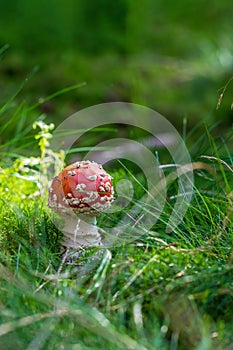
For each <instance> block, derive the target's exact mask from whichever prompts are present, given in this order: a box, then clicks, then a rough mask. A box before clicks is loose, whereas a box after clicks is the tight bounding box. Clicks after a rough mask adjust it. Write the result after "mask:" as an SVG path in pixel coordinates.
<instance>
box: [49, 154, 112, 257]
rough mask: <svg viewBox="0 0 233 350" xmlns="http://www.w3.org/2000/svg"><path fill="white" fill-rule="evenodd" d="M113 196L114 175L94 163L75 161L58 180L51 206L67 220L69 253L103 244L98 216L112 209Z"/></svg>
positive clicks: (52, 188)
mask: <svg viewBox="0 0 233 350" xmlns="http://www.w3.org/2000/svg"><path fill="white" fill-rule="evenodd" d="M113 195H114V190H113V185H112V182H111V176H110V175H109V174H108V173H107V172H106V171H105V170H104V169H103V167H102V165H100V164H97V163H96V162H94V161H89V160H83V161H78V162H75V163H73V164H70V165H68V166H67V167H66V168H64V169H63V170H62V171H61V173H60V174H59V175H57V176H55V177H54V179H53V181H52V184H51V186H50V188H49V200H48V205H49V207H50V208H51V209H53V210H54V211H55V212H57V213H59V214H60V215H61V217H62V218H63V219H64V221H65V225H64V227H63V228H62V232H63V234H64V236H63V241H62V245H63V246H64V247H65V248H66V249H67V250H70V249H72V250H76V251H78V250H79V249H80V248H82V247H97V246H101V245H102V242H101V236H100V234H99V232H98V228H97V226H96V216H98V215H99V214H100V213H101V212H102V211H104V210H106V209H108V208H109V207H110V205H111V203H112V201H113V200H114V197H113ZM71 209H72V210H71ZM74 213H75V214H76V215H74Z"/></svg>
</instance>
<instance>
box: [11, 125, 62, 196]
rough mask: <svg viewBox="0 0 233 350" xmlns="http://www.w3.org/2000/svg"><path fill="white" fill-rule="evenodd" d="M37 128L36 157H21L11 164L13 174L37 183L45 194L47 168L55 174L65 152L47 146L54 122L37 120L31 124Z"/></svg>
mask: <svg viewBox="0 0 233 350" xmlns="http://www.w3.org/2000/svg"><path fill="white" fill-rule="evenodd" d="M37 128H39V131H38V132H37V134H36V135H35V139H36V140H37V142H38V146H39V150H40V154H39V156H37V157H21V158H20V159H17V160H16V161H15V163H14V165H13V169H14V173H15V176H17V177H22V178H24V179H25V180H29V181H33V182H35V183H36V184H37V186H38V188H39V190H40V194H41V195H44V194H46V193H47V192H46V191H47V190H48V187H49V170H50V171H51V168H52V169H53V172H54V173H55V174H56V173H57V172H59V171H60V169H61V168H62V167H63V165H64V159H65V153H64V151H63V150H60V151H59V152H54V151H53V150H52V149H50V148H49V146H50V142H49V140H50V139H51V138H52V133H51V131H52V130H53V129H54V124H46V123H45V122H44V121H42V120H38V121H36V122H35V123H34V124H33V129H34V130H35V129H37Z"/></svg>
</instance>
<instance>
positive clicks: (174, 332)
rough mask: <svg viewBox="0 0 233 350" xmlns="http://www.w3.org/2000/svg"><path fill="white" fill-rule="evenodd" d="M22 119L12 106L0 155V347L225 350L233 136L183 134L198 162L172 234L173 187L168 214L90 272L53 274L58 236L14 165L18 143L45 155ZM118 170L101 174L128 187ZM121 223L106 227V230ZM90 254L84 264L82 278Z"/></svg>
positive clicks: (230, 295) (29, 170)
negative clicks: (189, 195)
mask: <svg viewBox="0 0 233 350" xmlns="http://www.w3.org/2000/svg"><path fill="white" fill-rule="evenodd" d="M6 107H7V105H6V106H5V108H3V109H6ZM26 110H28V108H27V109H26ZM23 111H25V108H22V107H21V106H16V110H15V112H14V113H13V114H12V115H13V117H12V118H10V119H8V121H9V122H8V124H7V127H8V128H10V129H11V130H14V132H15V134H14V136H13V137H12V139H11V140H10V139H9V140H8V141H6V142H5V144H2V146H1V147H2V149H3V150H4V152H3V153H2V158H1V164H0V165H1V168H0V202H1V204H0V322H1V324H0V344H1V348H2V349H4V350H8V349H9V350H10V349H12V348H17V349H19V350H20V349H22V350H23V349H33V350H35V349H56V350H57V349H73V350H79V349H84V350H85V349H99V348H101V347H105V348H106V349H110V350H111V349H112V350H117V349H129V350H131V349H138V350H139V349H148V350H150V349H151V350H152V349H153V350H154V349H159V350H163V349H164V350H175V349H199V350H203V349H206V350H207V349H213V348H215V349H219V350H222V349H226V350H229V349H232V346H233V337H232V329H233V315H232V308H233V282H232V276H233V249H232V247H233V228H232V200H233V196H232V187H233V174H232V173H233V168H232V165H233V159H232V148H231V142H232V140H233V135H232V130H230V131H228V132H227V133H226V135H225V136H222V137H221V139H216V138H214V137H213V136H212V131H211V130H209V129H208V128H206V131H205V132H204V133H203V132H202V134H201V136H198V137H197V136H196V135H198V134H199V135H200V132H197V131H196V134H195V131H193V132H191V133H190V134H187V135H186V142H187V144H190V150H191V153H192V158H193V162H196V163H195V164H196V170H195V193H194V196H193V199H192V203H191V205H190V207H189V210H188V212H187V213H186V215H185V217H184V219H183V221H182V222H181V224H180V225H179V226H178V227H177V228H176V229H175V230H174V231H173V232H171V233H170V234H168V233H166V231H165V228H166V223H167V222H168V220H169V216H170V212H171V208H172V207H173V204H174V201H175V199H176V192H177V191H176V183H173V184H171V186H170V187H169V188H168V198H167V205H166V207H165V209H164V211H163V213H162V215H161V217H160V219H159V220H158V222H157V223H156V225H155V226H154V228H153V229H151V230H150V231H147V232H145V234H143V235H141V236H140V238H138V239H137V240H134V241H132V242H130V243H127V244H123V245H121V246H119V247H113V248H111V249H110V250H105V252H104V254H103V256H102V260H101V261H100V262H99V266H97V267H95V268H93V269H91V270H90V271H89V274H82V272H80V271H82V270H80V268H79V269H76V268H74V267H73V268H71V267H64V268H63V270H62V273H61V274H60V275H58V273H57V271H58V268H59V265H60V262H61V248H60V241H61V233H60V232H59V231H58V230H57V228H56V227H55V226H54V225H53V223H52V221H51V216H50V215H51V214H50V213H49V211H48V208H47V203H46V201H45V200H44V199H43V198H42V197H41V196H40V195H39V193H38V187H37V180H38V172H39V171H40V168H39V167H38V165H36V166H34V165H30V164H29V165H28V166H26V165H25V164H24V166H22V164H23V163H22V162H23V160H24V156H23V155H24V154H27V153H28V151H27V147H28V142H30V144H31V145H34V149H33V148H31V150H32V151H31V154H30V155H33V156H34V157H35V158H36V159H42V154H43V151H45V150H46V147H48V146H49V145H47V146H46V145H44V146H43V145H42V146H40V150H41V152H42V153H41V154H38V145H37V142H38V141H36V140H35V139H34V135H35V134H37V133H38V131H34V134H33V132H31V130H30V129H29V127H28V129H26V130H25V128H24V127H23V126H22V125H21V126H19V124H18V123H19V122H20V120H21V118H23V116H24V113H23ZM3 112H4V113H9V111H8V112H7V111H6V110H5V111H3ZM27 113H30V112H27ZM31 113H33V110H32V111H31ZM4 115H5V114H4ZM25 121H26V119H25ZM14 126H15V128H14ZM200 128H201V127H200ZM1 130H2V132H4V130H5V126H4V124H2V125H1ZM91 135H92V134H91ZM93 135H94V136H93V137H95V138H96V134H95V133H94V134H93ZM194 139H195V144H194V143H193V140H194ZM48 140H49V139H48ZM42 144H43V143H42ZM43 147H44V148H43ZM192 147H193V149H192ZM196 150H198V152H197V151H196ZM36 152H37V153H36ZM19 155H21V156H20V157H19ZM203 155H204V156H207V158H203V157H202V158H200V157H201V156H203ZM44 156H45V155H43V157H44ZM161 160H162V155H160V162H161ZM197 162H199V163H197ZM121 164H122V163H119V164H118V168H117V167H115V168H113V169H112V170H111V171H112V174H113V175H114V178H115V182H117V180H118V179H121V178H122V177H127V178H129V179H131V178H130V176H131V175H130V169H127V166H129V165H127V164H126V166H125V167H126V168H125V167H122V166H120V165H121ZM210 169H211V171H209V170H210ZM127 170H129V171H127ZM43 171H44V175H45V174H46V169H44V170H43ZM166 175H167V173H166ZM31 176H32V177H31ZM136 179H138V181H134V182H133V184H134V191H135V192H136V193H141V191H142V188H143V185H144V183H143V181H144V180H143V177H141V174H138V175H137V174H136ZM131 180H132V179H131ZM124 214H125V212H123V213H121V215H124ZM121 215H118V214H113V215H112V216H111V217H109V220H108V223H109V225H110V226H111V225H114V224H117V222H118V221H119V220H120V217H121ZM105 219H106V218H104V217H102V218H100V224H103V223H104V221H105ZM94 252H95V250H94V249H93V250H91V252H89V253H87V254H86V256H84V257H83V258H82V260H81V263H82V264H83V265H82V266H83V269H85V268H86V267H87V268H88V266H89V265H88V264H89V261H88V256H90V255H92V254H94Z"/></svg>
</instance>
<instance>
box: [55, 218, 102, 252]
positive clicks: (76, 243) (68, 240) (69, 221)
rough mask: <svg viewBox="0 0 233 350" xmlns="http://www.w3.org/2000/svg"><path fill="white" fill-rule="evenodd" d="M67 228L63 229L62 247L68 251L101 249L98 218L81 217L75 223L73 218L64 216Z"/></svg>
mask: <svg viewBox="0 0 233 350" xmlns="http://www.w3.org/2000/svg"><path fill="white" fill-rule="evenodd" d="M63 219H64V221H65V226H64V227H63V228H62V232H63V235H64V236H63V242H62V245H63V246H64V247H66V248H67V249H73V250H78V249H79V248H80V247H99V246H101V245H102V243H101V236H100V234H99V232H98V227H97V226H96V217H95V216H87V215H79V216H78V217H76V219H75V221H74V217H73V216H68V215H66V216H63Z"/></svg>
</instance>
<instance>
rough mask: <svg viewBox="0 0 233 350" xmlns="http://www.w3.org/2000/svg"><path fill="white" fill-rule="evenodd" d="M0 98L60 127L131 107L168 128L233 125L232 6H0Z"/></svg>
mask: <svg viewBox="0 0 233 350" xmlns="http://www.w3.org/2000/svg"><path fill="white" fill-rule="evenodd" d="M0 8H1V10H0V51H1V54H0V58H1V60H0V99H1V105H2V104H3V103H5V102H6V101H7V100H8V99H9V98H10V97H11V96H12V95H13V94H14V93H15V91H16V90H17V88H18V87H19V85H20V84H21V83H22V82H24V81H25V78H27V81H26V84H25V86H24V88H23V90H22V92H21V93H20V94H19V95H18V96H17V97H16V100H20V101H22V100H24V101H26V102H25V103H27V104H29V105H30V104H34V103H36V102H37V101H42V99H43V98H45V97H46V96H48V95H50V94H52V93H54V92H55V91H59V90H60V89H64V88H66V87H69V86H71V85H74V84H78V83H83V82H85V85H84V86H82V87H80V88H78V89H74V90H73V91H70V92H69V93H66V94H62V95H60V96H59V97H57V98H54V99H52V100H50V101H47V102H44V103H42V102H41V104H40V106H39V107H38V108H37V109H36V110H33V111H32V113H31V115H32V114H40V113H45V114H46V116H47V118H48V119H49V120H52V121H54V122H55V123H56V124H58V123H59V122H60V121H62V120H64V119H65V118H66V117H67V116H69V115H70V114H71V113H73V112H76V111H77V110H80V109H81V108H84V107H88V106H90V105H93V104H97V103H102V102H110V101H129V102H133V103H139V104H143V105H146V106H148V107H151V108H153V109H155V110H157V111H159V112H160V113H162V114H163V115H164V116H166V117H167V118H169V119H170V120H171V121H172V122H173V124H175V125H176V126H177V125H182V121H183V119H184V118H187V120H188V127H190V128H192V127H194V126H195V125H196V124H197V123H198V122H201V121H203V120H205V121H206V122H207V123H209V124H210V125H213V124H215V123H218V122H220V123H221V126H222V128H228V127H230V126H231V125H232V119H233V118H232V114H233V113H232V109H231V104H232V101H233V82H230V83H229V85H228V87H227V89H226V91H225V93H224V96H223V99H222V103H221V105H220V108H219V109H218V110H217V109H216V105H217V102H218V98H219V95H220V94H221V92H222V89H223V87H224V86H225V85H226V83H227V82H228V81H229V80H230V79H231V77H232V75H233V31H232V20H233V6H232V5H231V3H229V1H228V0H222V1H219V0H211V1H210V0H207V1H206V0H205V1H204V0H195V1H194V0H186V1H185V2H184V1H180V2H174V1H171V0H167V1H162V0H144V1H139V0H135V1H133V0H117V1H109V0H97V1H86V0H65V1H64V0H40V1H31V0H11V1H9V0H0Z"/></svg>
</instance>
